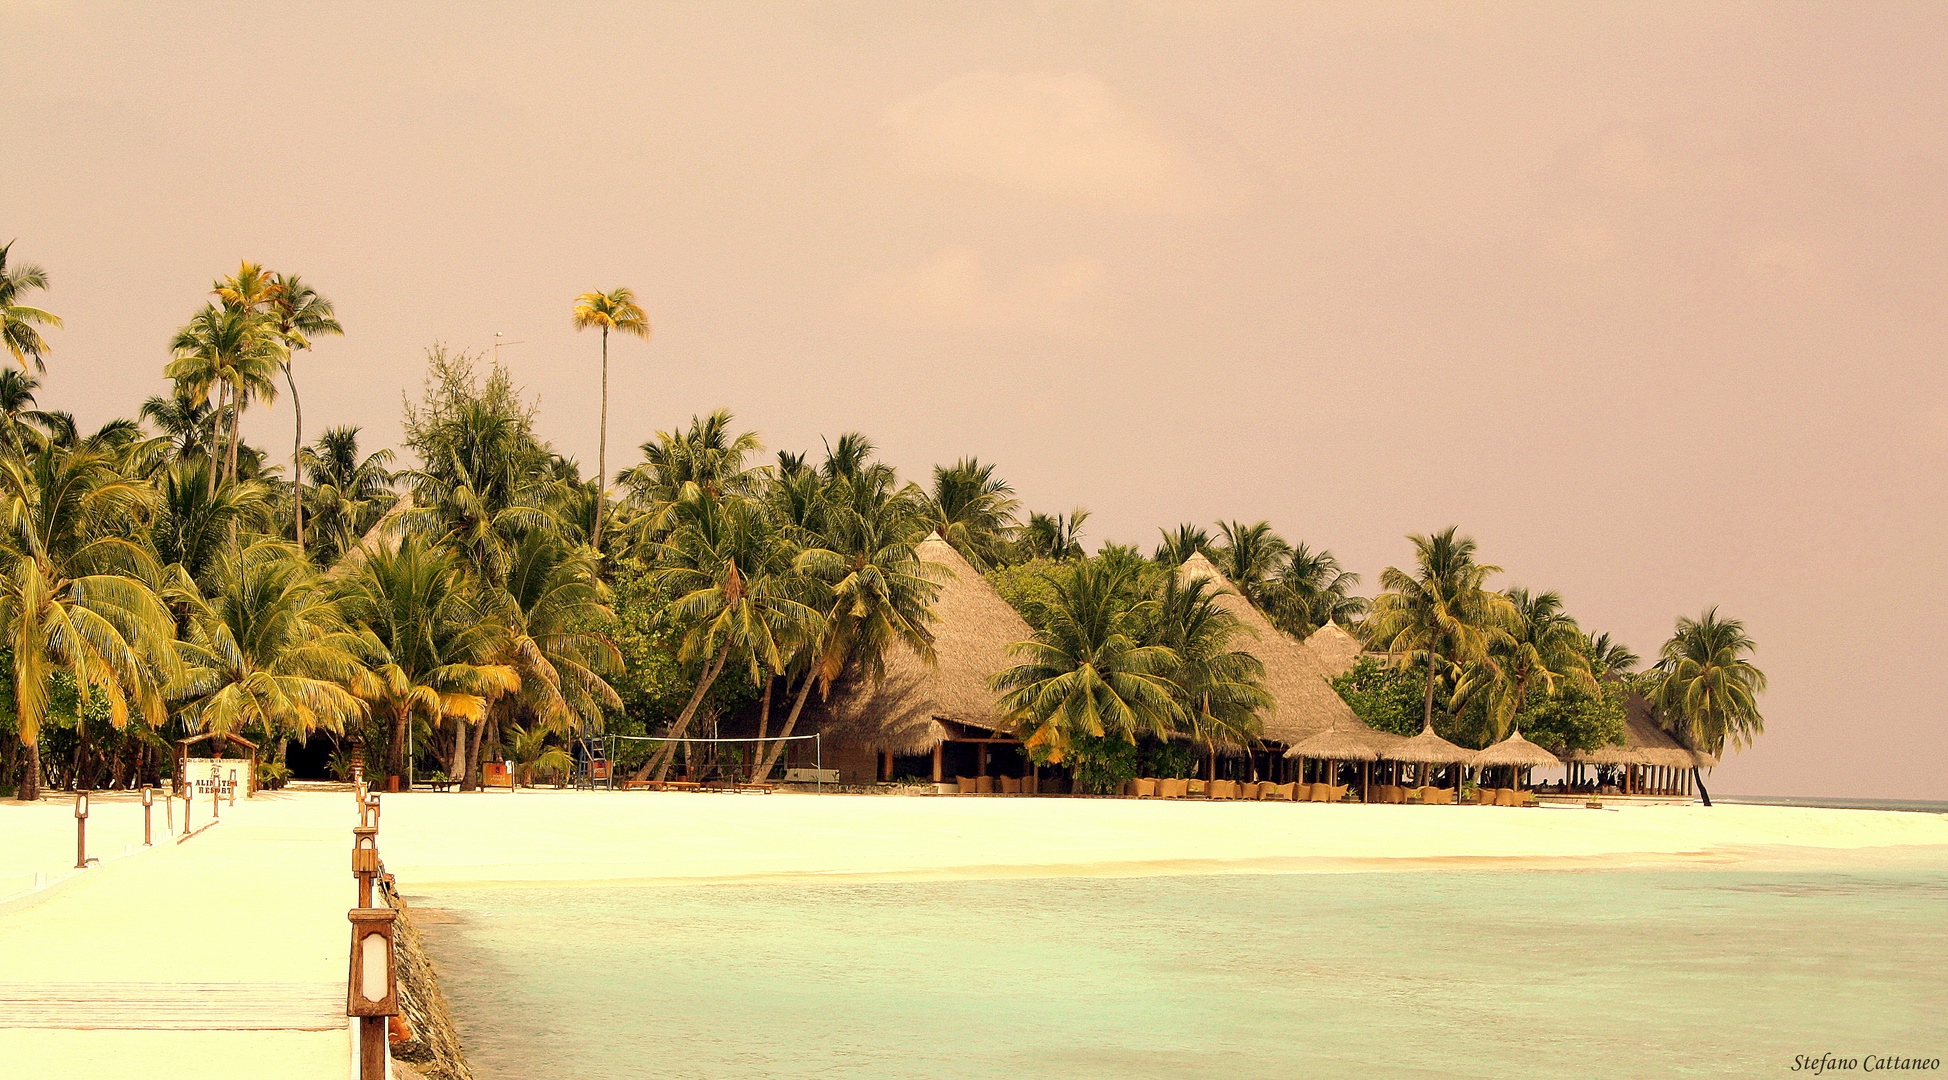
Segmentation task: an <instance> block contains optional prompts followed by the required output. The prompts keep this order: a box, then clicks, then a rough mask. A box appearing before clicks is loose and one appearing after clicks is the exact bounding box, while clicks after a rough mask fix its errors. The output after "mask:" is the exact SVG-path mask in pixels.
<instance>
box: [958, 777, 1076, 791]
mask: <svg viewBox="0 0 1948 1080" xmlns="http://www.w3.org/2000/svg"><path fill="white" fill-rule="evenodd" d="M954 785H955V786H956V787H958V788H959V789H960V791H959V792H958V793H959V794H961V795H1039V794H1041V791H1040V787H1041V785H1040V783H1039V781H1037V780H1036V778H1035V777H1032V776H956V777H954ZM1049 794H1050V795H1055V794H1058V792H1056V791H1055V789H1054V787H1053V785H1051V786H1050V788H1049Z"/></svg>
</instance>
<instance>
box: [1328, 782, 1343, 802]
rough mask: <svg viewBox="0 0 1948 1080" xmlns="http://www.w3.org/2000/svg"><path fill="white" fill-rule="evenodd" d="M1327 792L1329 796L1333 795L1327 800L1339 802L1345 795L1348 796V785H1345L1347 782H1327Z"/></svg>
mask: <svg viewBox="0 0 1948 1080" xmlns="http://www.w3.org/2000/svg"><path fill="white" fill-rule="evenodd" d="M1326 794H1327V795H1328V796H1331V797H1330V798H1328V799H1327V800H1326V801H1327V802H1338V801H1339V800H1341V799H1343V798H1345V797H1346V785H1345V784H1327V785H1326Z"/></svg>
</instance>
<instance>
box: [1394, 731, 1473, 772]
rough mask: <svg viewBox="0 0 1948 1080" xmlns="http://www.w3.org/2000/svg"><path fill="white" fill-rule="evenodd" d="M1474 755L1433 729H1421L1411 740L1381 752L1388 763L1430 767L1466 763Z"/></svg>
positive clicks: (1405, 740)
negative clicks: (1407, 762) (1403, 762)
mask: <svg viewBox="0 0 1948 1080" xmlns="http://www.w3.org/2000/svg"><path fill="white" fill-rule="evenodd" d="M1474 755H1475V752H1474V751H1473V750H1464V749H1462V748H1461V747H1459V746H1456V745H1454V744H1453V743H1451V742H1449V741H1447V740H1446V739H1443V738H1441V737H1440V736H1439V735H1436V734H1434V729H1433V728H1431V727H1424V728H1421V729H1420V734H1418V735H1416V736H1414V737H1413V738H1411V739H1400V740H1398V741H1396V742H1395V743H1394V744H1393V745H1392V746H1390V747H1388V748H1387V749H1385V750H1383V751H1381V752H1380V756H1381V757H1383V758H1385V759H1387V760H1388V761H1411V762H1425V763H1427V764H1430V765H1446V764H1448V763H1450V762H1455V761H1466V760H1468V759H1469V758H1471V757H1474Z"/></svg>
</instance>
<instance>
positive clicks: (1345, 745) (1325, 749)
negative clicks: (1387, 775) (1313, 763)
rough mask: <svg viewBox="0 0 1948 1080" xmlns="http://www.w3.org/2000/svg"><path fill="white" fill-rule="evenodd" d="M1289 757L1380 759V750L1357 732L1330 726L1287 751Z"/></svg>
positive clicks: (1335, 759) (1344, 759)
mask: <svg viewBox="0 0 1948 1080" xmlns="http://www.w3.org/2000/svg"><path fill="white" fill-rule="evenodd" d="M1285 756H1286V757H1289V758H1319V759H1321V760H1325V761H1378V760H1380V753H1379V751H1377V750H1375V749H1373V747H1371V746H1369V745H1368V740H1367V739H1366V738H1365V737H1363V736H1361V735H1360V734H1358V733H1356V732H1351V731H1341V730H1339V729H1338V728H1330V729H1328V730H1326V731H1322V732H1320V733H1319V734H1317V735H1314V736H1313V737H1312V738H1310V739H1307V740H1306V741H1304V742H1302V743H1300V744H1299V745H1297V746H1294V747H1293V748H1291V749H1290V750H1287V751H1286V752H1285Z"/></svg>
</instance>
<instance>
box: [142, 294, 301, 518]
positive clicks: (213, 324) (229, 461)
mask: <svg viewBox="0 0 1948 1080" xmlns="http://www.w3.org/2000/svg"><path fill="white" fill-rule="evenodd" d="M169 347H170V349H171V350H172V351H173V352H174V353H175V356H176V359H175V360H173V361H172V362H171V363H170V364H169V366H168V367H166V368H164V369H163V374H165V375H167V376H168V377H169V378H171V379H174V380H176V383H177V393H178V395H179V396H185V397H191V398H195V399H198V400H203V399H207V397H208V396H209V392H210V390H211V389H212V388H215V389H216V390H217V391H218V402H217V412H218V414H219V415H220V416H222V417H224V419H225V420H226V421H227V427H228V428H229V432H228V435H227V437H226V438H225V442H226V445H227V453H226V454H225V455H224V456H225V461H226V466H225V468H226V471H227V472H228V473H229V478H230V479H231V480H233V481H234V480H235V479H236V478H237V443H238V439H239V436H238V420H239V419H240V418H241V416H242V414H243V410H244V407H245V406H246V405H248V404H249V402H250V401H251V400H252V399H254V398H262V399H264V400H266V401H269V400H272V399H274V398H276V397H277V383H276V382H274V381H273V377H274V376H275V375H276V374H277V372H278V370H279V367H280V365H281V364H282V362H283V352H282V345H281V344H280V342H279V341H278V338H277V336H276V334H275V333H274V332H273V331H272V328H271V326H270V324H269V323H268V322H267V321H266V320H265V318H264V317H263V315H261V314H260V313H258V312H255V311H252V310H249V309H245V308H233V307H229V306H227V305H226V306H224V307H217V306H216V305H213V304H205V305H204V306H203V310H202V311H199V312H197V313H196V317H195V318H194V319H191V320H190V322H189V325H188V326H185V327H183V328H182V329H181V330H179V331H177V333H176V336H175V337H174V338H173V339H171V340H170V342H169ZM215 479H216V478H215V475H214V474H212V476H211V483H212V484H214V483H215Z"/></svg>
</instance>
